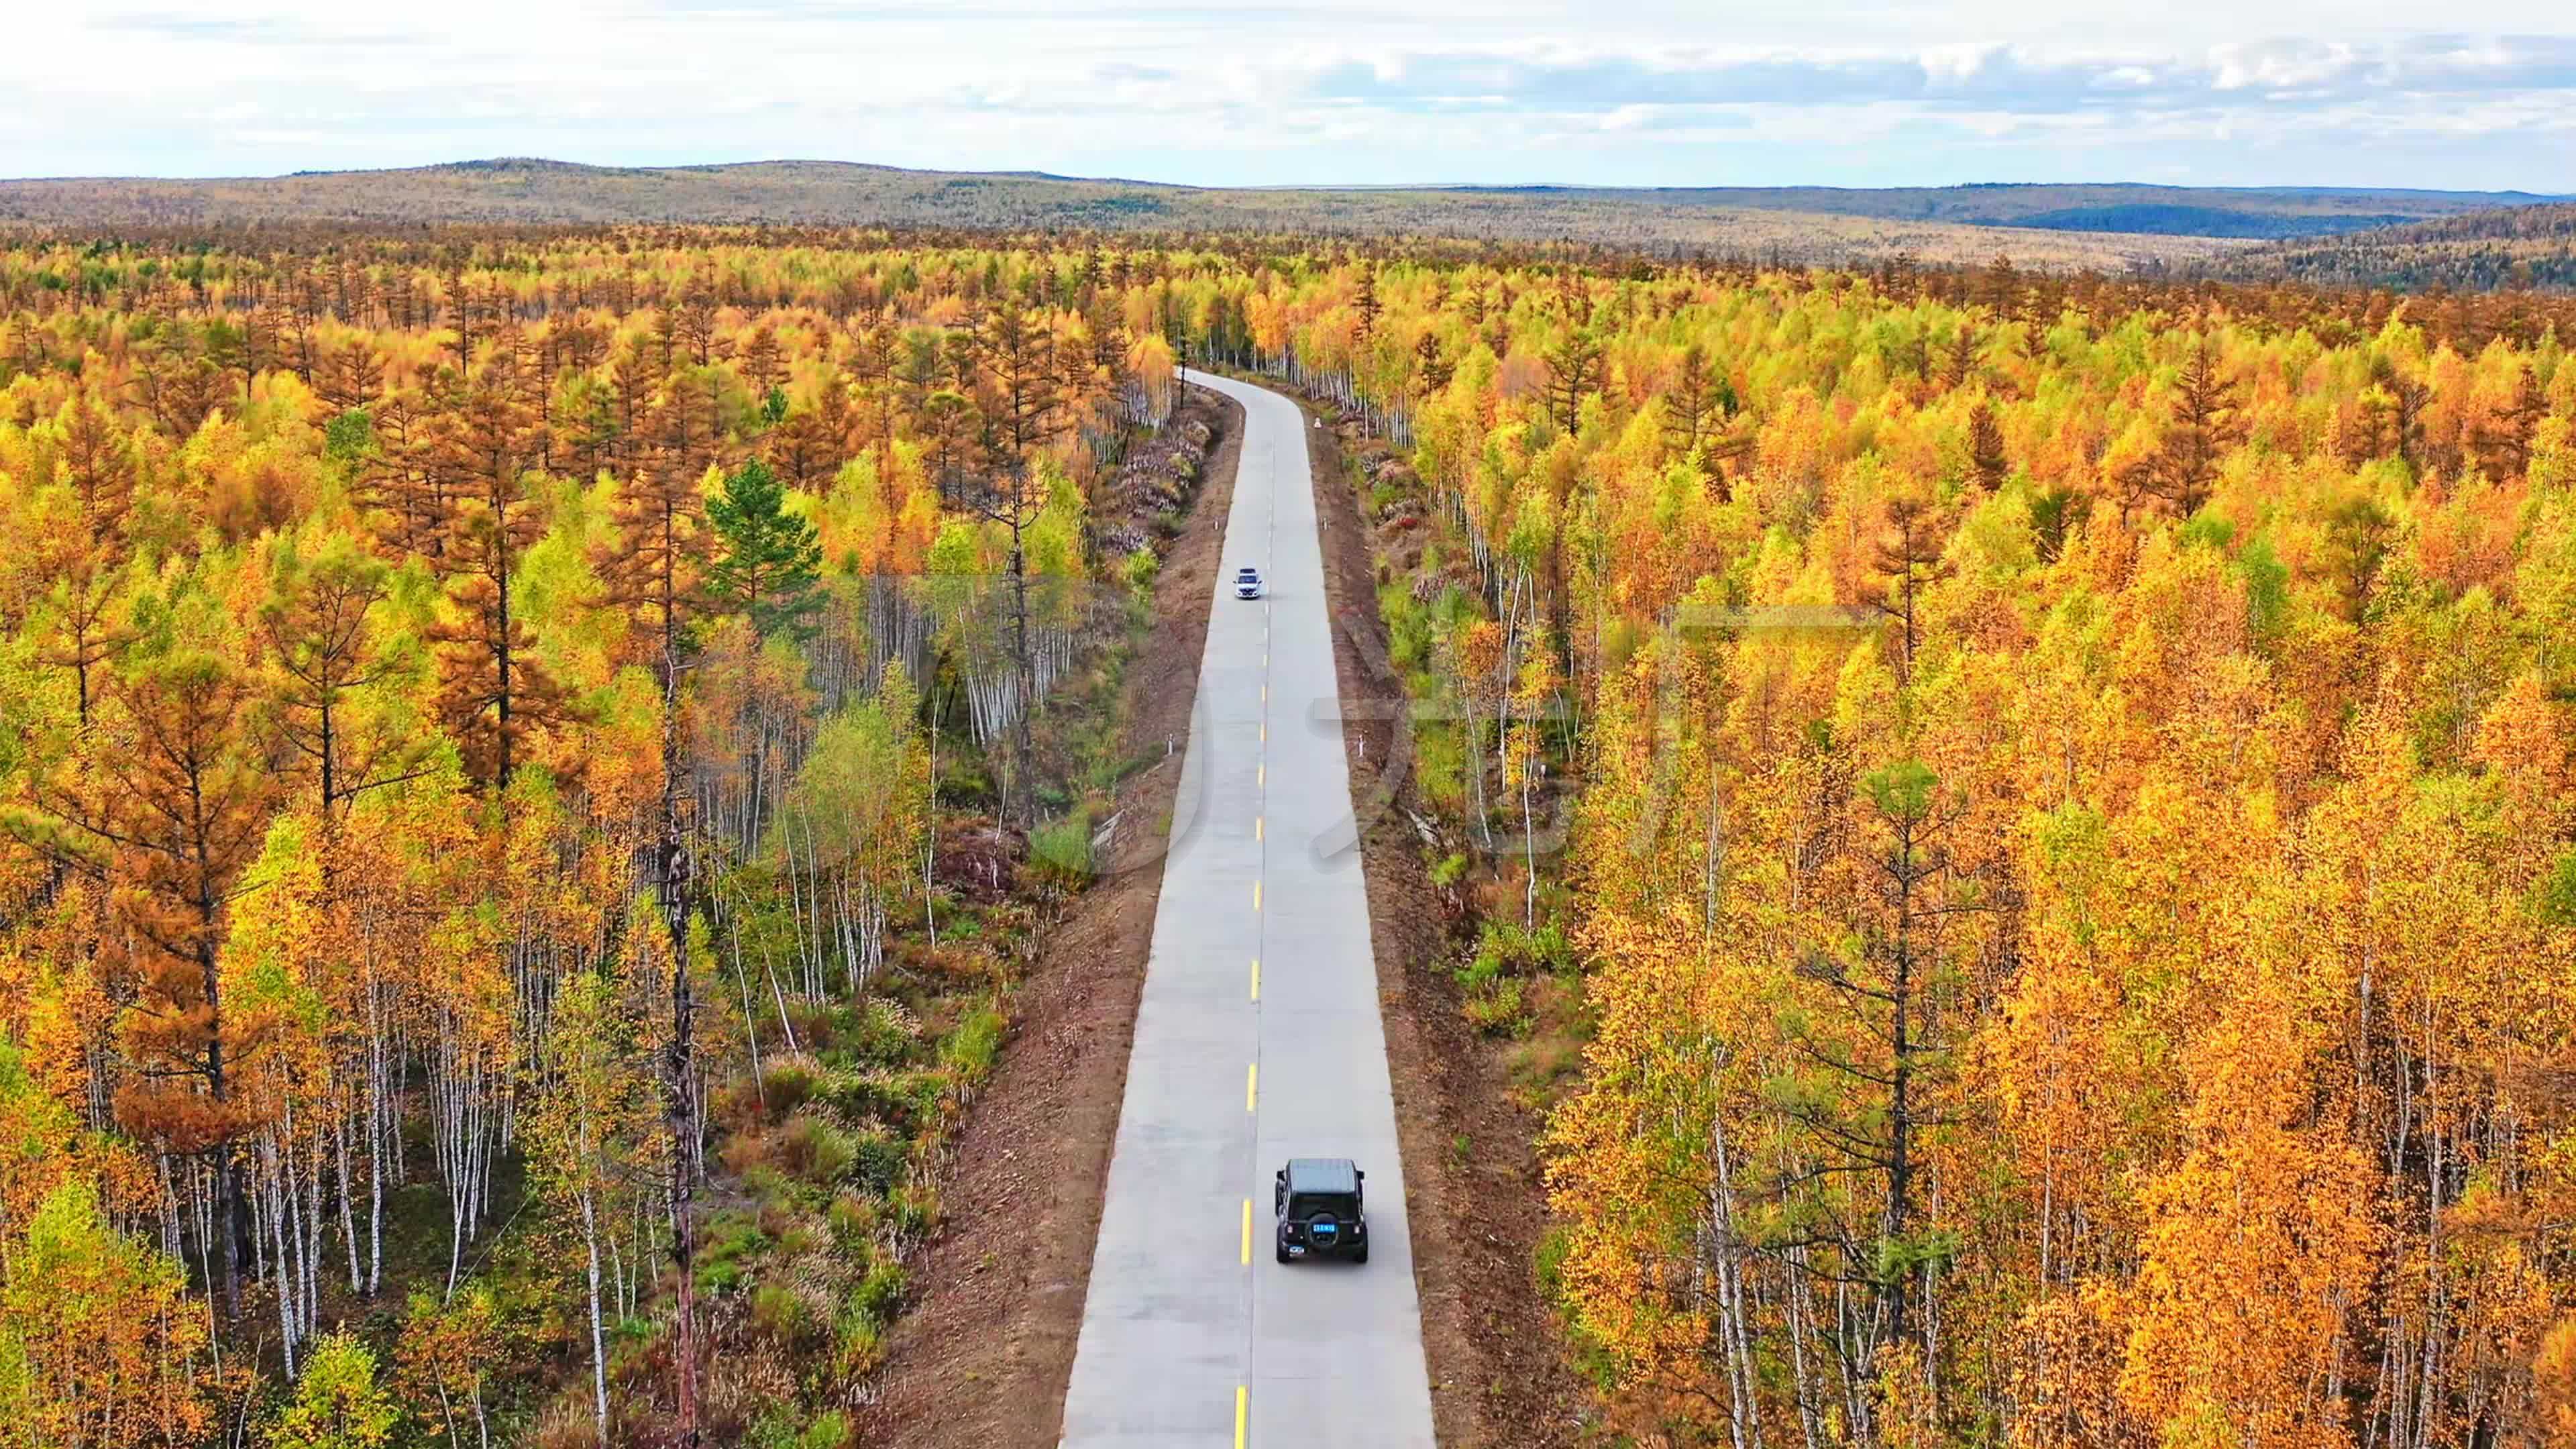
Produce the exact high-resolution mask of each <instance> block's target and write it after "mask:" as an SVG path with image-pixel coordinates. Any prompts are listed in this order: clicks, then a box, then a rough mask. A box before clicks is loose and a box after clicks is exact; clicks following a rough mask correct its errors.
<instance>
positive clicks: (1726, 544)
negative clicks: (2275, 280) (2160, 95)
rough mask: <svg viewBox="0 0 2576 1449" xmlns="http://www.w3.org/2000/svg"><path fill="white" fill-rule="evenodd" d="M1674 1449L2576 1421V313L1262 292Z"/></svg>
mask: <svg viewBox="0 0 2576 1449" xmlns="http://www.w3.org/2000/svg"><path fill="white" fill-rule="evenodd" d="M1250 316H1251V319H1252V329H1253V334H1254V336H1253V347H1252V350H1251V352H1250V353H1249V354H1247V355H1246V357H1245V359H1244V360H1245V361H1246V362H1247V363H1248V364H1250V365H1254V366H1259V367H1266V368H1269V369H1271V370H1273V371H1275V372H1278V373H1280V374H1282V375H1283V376H1284V377H1285V378H1287V379H1288V380H1291V381H1293V382H1295V383H1297V384H1299V385H1302V386H1305V387H1307V388H1309V389H1311V390H1314V391H1317V392H1319V393H1320V394H1322V395H1324V396H1327V397H1331V398H1333V399H1336V400H1337V401H1339V402H1340V403H1341V404H1342V405H1343V406H1345V407H1347V408H1349V409H1350V410H1352V411H1353V412H1355V413H1356V414H1359V415H1361V416H1364V417H1366V418H1367V419H1368V420H1369V423H1370V426H1371V427H1372V429H1373V430H1374V431H1376V432H1377V433H1379V434H1380V435H1382V436H1383V437H1384V438H1385V439H1386V443H1385V444H1384V445H1383V446H1381V447H1379V448H1376V449H1374V450H1371V451H1366V452H1364V453H1363V455H1362V457H1363V460H1364V461H1362V462H1361V463H1360V464H1358V465H1357V466H1356V467H1355V470H1354V477H1353V484H1354V486H1355V487H1358V488H1361V489H1363V490H1365V493H1364V502H1365V505H1366V508H1367V511H1368V512H1369V513H1370V514H1371V515H1372V516H1373V517H1374V519H1375V520H1376V523H1375V528H1374V532H1375V537H1376V553H1377V559H1378V564H1379V569H1380V600H1381V607H1382V610H1383V612H1384V614H1385V616H1386V619H1387V625H1388V629H1389V633H1390V638H1391V647H1392V653H1393V655H1394V657H1395V661H1396V663H1397V664H1398V665H1399V666H1400V667H1401V668H1402V669H1403V670H1404V671H1405V672H1406V674H1407V675H1408V678H1409V687H1410V689H1411V691H1412V693H1413V694H1414V696H1415V701H1416V706H1417V708H1416V717H1417V719H1418V720H1419V721H1420V723H1419V724H1418V725H1417V728H1416V732H1415V735H1416V744H1415V749H1416V754H1415V760H1414V764H1415V783H1416V785H1417V787H1418V790H1419V793H1420V795H1421V797H1422V798H1423V799H1424V800H1425V801H1427V802H1429V803H1431V804H1432V805H1434V806H1436V807H1437V808H1438V809H1439V810H1440V812H1441V813H1442V814H1444V815H1445V816H1446V817H1447V819H1449V820H1450V821H1451V822H1452V823H1453V824H1454V825H1455V826H1456V827H1457V829H1458V831H1459V832H1460V834H1459V835H1458V836H1457V837H1456V838H1457V839H1458V842H1459V844H1460V846H1461V848H1460V849H1458V850H1456V851H1454V852H1452V853H1450V854H1449V855H1447V856H1446V857H1445V858H1444V859H1442V860H1440V861H1438V862H1436V863H1435V864H1434V865H1433V868H1432V879H1433V880H1434V881H1436V882H1441V883H1443V884H1444V885H1446V886H1447V887H1448V888H1449V889H1450V890H1451V892H1452V895H1453V899H1463V900H1465V901H1466V902H1467V903H1468V905H1469V917H1468V923H1467V925H1466V926H1465V927H1464V928H1463V929H1461V930H1460V931H1459V932H1458V936H1459V941H1458V945H1457V947H1456V956H1455V966H1454V969H1455V974H1456V977H1457V981H1458V984H1459V986H1460V991H1461V998H1460V1007H1459V1009H1460V1010H1462V1011H1464V1012H1465V1013H1466V1014H1467V1016H1468V1017H1469V1019H1470V1020H1471V1021H1473V1022H1474V1023H1475V1024H1476V1025H1477V1027H1478V1028H1480V1029H1481V1030H1482V1031H1483V1032H1484V1033H1486V1034H1487V1035H1488V1036H1489V1037H1490V1038H1491V1039H1492V1040H1493V1041H1494V1042H1495V1043H1496V1046H1495V1049H1496V1050H1497V1051H1499V1052H1502V1053H1504V1054H1505V1055H1506V1058H1507V1061H1508V1064H1509V1066H1510V1069H1511V1071H1512V1073H1513V1077H1514V1079H1515V1080H1516V1081H1517V1082H1519V1083H1520V1086H1519V1088H1518V1090H1520V1091H1522V1092H1525V1093H1526V1094H1527V1095H1528V1096H1529V1097H1530V1098H1531V1100H1532V1101H1533V1102H1534V1104H1535V1105H1537V1106H1538V1107H1540V1108H1541V1109H1543V1111H1544V1113H1545V1118H1544V1120H1545V1127H1544V1129H1543V1131H1544V1138H1543V1142H1542V1151H1543V1159H1544V1163H1545V1168H1544V1171H1545V1178H1546V1188H1547V1192H1548V1195H1549V1205H1550V1209H1551V1212H1552V1229H1551V1231H1550V1233H1549V1236H1548V1237H1547V1239H1546V1241H1545V1242H1544V1243H1543V1245H1542V1246H1541V1247H1540V1248H1539V1250H1538V1252H1537V1261H1536V1262H1535V1263H1534V1264H1533V1271H1534V1272H1535V1273H1536V1274H1537V1275H1538V1278H1539V1280H1540V1282H1541V1284H1542V1286H1543V1288H1544V1289H1545V1291H1546V1292H1547V1293H1548V1294H1549V1295H1550V1296H1551V1298H1552V1301H1553V1302H1554V1304H1555V1306H1556V1308H1557V1310H1558V1311H1559V1312H1560V1314H1561V1316H1562V1322H1563V1324H1564V1325H1565V1328H1566V1331H1567V1336H1568V1343H1567V1348H1568V1351H1569V1352H1570V1353H1572V1354H1573V1355H1574V1356H1575V1358H1576V1360H1577V1362H1578V1364H1579V1365H1580V1367H1581V1368H1582V1370H1583V1371H1584V1374H1585V1377H1586V1378H1587V1379H1588V1381H1589V1382H1590V1383H1591V1385H1592V1386H1593V1388H1594V1390H1595V1391H1597V1392H1598V1394H1599V1395H1600V1396H1601V1400H1602V1403H1601V1409H1602V1414H1603V1417H1602V1419H1601V1421H1600V1422H1601V1424H1602V1426H1603V1430H1604V1432H1605V1433H1606V1434H1608V1435H1610V1436H1612V1437H1614V1438H1622V1439H1624V1440H1626V1441H1627V1442H1637V1443H1651V1444H1673V1445H1680V1444H1717V1443H1724V1444H1728V1445H1731V1446H1736V1449H1749V1446H1754V1445H1762V1444H1770V1445H1798V1444H1803V1445H1809V1446H1813V1445H1819V1444H1934V1443H1958V1444H1990V1443H2014V1444H2027V1445H2039V1444H2050V1445H2058V1444H2063V1445H2105V1444H2111V1445H2118V1444H2137V1445H2155V1444H2165V1445H2175V1444H2209V1445H2216V1444H2228V1445H2264V1446H2288V1445H2302V1446H2307V1445H2335V1446H2343V1445H2355V1446H2358V1445H2385V1446H2391V1449H2396V1446H2407V1449H2414V1446H2430V1445H2473V1444H2506V1443H2544V1442H2546V1443H2557V1442H2564V1439H2563V1436H2564V1435H2565V1434H2566V1433H2567V1432H2568V1425H2569V1424H2571V1423H2576V1377H2571V1373H2570V1363H2571V1355H2576V1302H2571V1297H2570V1290H2571V1287H2576V1282H2571V1277H2570V1268H2571V1264H2570V1259H2569V1252H2570V1247H2571V1243H2570V1241H2569V1236H2568V1230H2567V1227H2566V1224H2567V1221H2568V1217H2567V1208H2568V1204H2569V1202H2570V1192H2571V1183H2570V1180H2569V1179H2568V1178H2567V1177H2566V1176H2565V1175H2564V1174H2565V1171H2566V1169H2565V1163H2566V1161H2567V1150H2568V1146H2569V1143H2570V1142H2571V1136H2570V1133H2571V1128H2576V1118H2571V1115H2570V1108H2571V1105H2576V1097H2571V1095H2570V1087H2571V1085H2576V1050H2571V1049H2576V1042H2571V1040H2570V1037H2569V1034H2568V1032H2569V1021H2570V1016H2569V1006H2570V1004H2571V1002H2570V998H2569V995H2568V992H2569V989H2570V987H2569V983H2570V970H2571V968H2576V792H2571V790H2570V784H2571V777H2570V770H2571V766H2576V756H2571V753H2570V751H2571V743H2576V712H2572V711H2571V707H2572V706H2576V672H2572V671H2576V655H2571V653H2570V649H2569V641H2570V640H2576V432H2572V431H2571V419H2576V367H2570V366H2568V365H2567V363H2566V360H2565V358H2566V352H2565V347H2564V343H2563V341H2562V339H2563V338H2564V337H2565V336H2566V335H2567V334H2566V329H2567V326H2568V323H2569V321H2570V318H2569V316H2568V314H2567V312H2566V309H2565V304H2564V303H2560V302H2550V301H2546V300H2542V299H2537V298H2531V297H2527V296H2526V297H2509V298H2496V299H2485V300H2482V301H2478V302H2474V303H2472V302H2463V301H2461V300H2459V299H2456V298H2445V299H2432V300H2428V301H2418V302H2409V303H2404V304H2395V303H2392V302H2391V300H2390V299H2388V298H2387V297H2385V296H2377V297H2373V296H2370V295H2367V294H2361V293H2341V294H2337V293H2318V292H2301V291H2297V290H2266V289H2215V288H2157V287H2143V286H2134V285H2108V286H2096V285H2092V284H2087V283H2084V282H2081V281H2078V282H2076V283H2073V284H2068V283H2064V282H2061V281H2057V280H2052V279H2045V278H2034V277H2030V276H2023V275H2016V274H2014V273H2012V272H2011V271H2010V270H2009V269H2007V268H2003V267H1990V268H1987V269H1984V270H1981V271H1977V272H1971V273H1966V274H1959V273H1922V274H1906V273H1897V272H1887V273H1882V274H1878V275H1871V276H1855V275H1850V274H1840V275H1836V274H1830V273H1807V274H1783V273H1769V272H1765V273H1760V274H1754V273H1748V272H1736V273H1731V274H1725V275H1718V276H1665V277H1657V278H1654V279H1649V280H1642V281H1621V282H1607V281H1604V280H1602V279H1600V278H1597V277H1586V276H1581V275H1575V274H1567V273H1559V274H1557V275H1555V276H1552V277H1549V276H1503V277H1495V276H1480V275H1476V274H1474V273H1472V272H1470V273H1467V274H1463V275H1460V274H1443V273H1439V272H1425V271H1423V270H1421V269H1408V268H1404V267H1400V266H1396V267H1386V268H1379V269H1369V268H1363V269H1362V270H1361V271H1360V272H1359V274H1358V275H1356V276H1352V275H1349V274H1348V273H1347V272H1346V273H1345V274H1343V275H1340V276H1324V277H1318V278H1314V279H1312V280H1310V281H1307V282H1305V283H1304V284H1302V285H1295V286H1290V287H1287V288H1284V289H1277V290H1272V291H1270V293H1269V295H1267V296H1262V295H1259V294H1256V295H1255V297H1254V298H1253V299H1252V302H1251V304H1250Z"/></svg>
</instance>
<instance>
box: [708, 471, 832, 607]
mask: <svg viewBox="0 0 2576 1449" xmlns="http://www.w3.org/2000/svg"><path fill="white" fill-rule="evenodd" d="M786 501H787V488H786V485H785V484H783V483H781V482H779V480H778V475H777V474H775V473H772V472H770V471H769V465H768V464H766V463H763V462H762V461H760V460H759V459H758V458H754V459H752V460H751V461H749V462H747V463H745V464H743V465H742V466H741V467H739V468H736V469H734V470H733V471H732V472H731V473H728V474H726V475H725V486H724V491H723V492H722V493H720V494H718V495H717V496H715V497H713V498H710V499H708V500H707V521H708V522H710V523H712V524H714V525H715V530H716V537H717V538H718V539H720V540H721V541H722V543H723V547H722V549H721V550H720V553H719V556H718V558H717V559H716V560H715V562H714V563H713V564H712V565H710V566H709V567H708V569H707V592H708V593H709V595H711V596H712V597H713V598H714V599H715V601H716V605H717V607H719V608H721V609H724V610H726V611H728V612H734V613H744V614H749V615H750V616H751V622H752V627H753V628H756V629H758V630H759V631H760V632H761V633H762V634H764V635H768V634H775V633H779V632H781V631H785V632H787V633H790V634H793V635H798V636H802V635H804V634H806V633H808V632H810V631H811V630H812V628H813V623H812V619H813V614H814V611H815V610H816V609H818V608H820V607H822V604H823V599H822V596H821V594H819V593H817V592H816V590H815V587H814V585H815V582H816V579H817V577H818V576H819V571H820V569H821V567H822V563H823V545H822V541H821V540H820V539H819V538H818V537H817V536H816V534H815V532H814V525H813V524H812V523H810V522H808V521H806V520H805V519H803V518H800V517H798V516H796V515H795V514H793V513H790V512H788V511H787V509H786Z"/></svg>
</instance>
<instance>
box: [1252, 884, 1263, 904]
mask: <svg viewBox="0 0 2576 1449" xmlns="http://www.w3.org/2000/svg"><path fill="white" fill-rule="evenodd" d="M1252 908H1253V909H1254V910H1256V911H1257V910H1260V909H1261V882H1259V881H1254V882H1253V883H1252Z"/></svg>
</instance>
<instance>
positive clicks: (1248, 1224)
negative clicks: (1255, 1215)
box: [1243, 1198, 1252, 1263]
mask: <svg viewBox="0 0 2576 1449" xmlns="http://www.w3.org/2000/svg"><path fill="white" fill-rule="evenodd" d="M1243 1261H1245V1262H1246V1263H1249V1262H1251V1261H1252V1199H1250V1198H1245V1199H1244V1200H1243Z"/></svg>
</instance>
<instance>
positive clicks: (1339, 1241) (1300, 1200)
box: [1271, 1157, 1368, 1263]
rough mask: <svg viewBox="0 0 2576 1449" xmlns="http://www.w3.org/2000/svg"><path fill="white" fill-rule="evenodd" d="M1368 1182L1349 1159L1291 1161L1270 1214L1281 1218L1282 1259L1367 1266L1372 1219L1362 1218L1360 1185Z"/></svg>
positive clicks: (1280, 1250) (1289, 1160)
mask: <svg viewBox="0 0 2576 1449" xmlns="http://www.w3.org/2000/svg"><path fill="white" fill-rule="evenodd" d="M1367 1178H1368V1174H1367V1173H1365V1172H1362V1171H1360V1170H1359V1168H1358V1167H1357V1166H1356V1165H1355V1164H1353V1163H1352V1161H1351V1160H1350V1159H1349V1158H1347V1157H1292V1158H1290V1159H1288V1165H1287V1166H1286V1167H1283V1168H1281V1169H1279V1179H1278V1182H1277V1184H1276V1188H1277V1190H1276V1191H1275V1192H1274V1193H1273V1194H1272V1197H1271V1212H1272V1213H1273V1214H1274V1215H1275V1216H1277V1218H1278V1219H1279V1261H1280V1262H1282V1263H1293V1262H1295V1261H1296V1260H1298V1259H1299V1258H1348V1259H1349V1260H1351V1261H1352V1262H1354V1263H1365V1262H1367V1261H1368V1221H1367V1219H1365V1218H1363V1217H1361V1216H1360V1184H1361V1183H1362V1182H1364V1181H1366V1180H1367Z"/></svg>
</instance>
